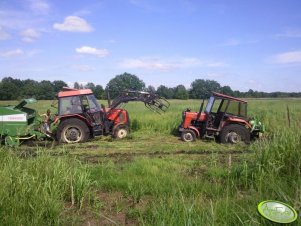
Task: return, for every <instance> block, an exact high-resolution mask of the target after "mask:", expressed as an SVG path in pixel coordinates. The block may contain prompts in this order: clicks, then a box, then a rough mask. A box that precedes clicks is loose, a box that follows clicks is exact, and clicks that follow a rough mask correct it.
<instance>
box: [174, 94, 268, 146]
mask: <svg viewBox="0 0 301 226" xmlns="http://www.w3.org/2000/svg"><path fill="white" fill-rule="evenodd" d="M203 106H204V100H203V102H202V104H201V107H200V110H199V112H192V111H191V110H190V109H186V110H185V111H184V112H183V116H182V118H183V120H182V123H181V125H180V127H179V131H180V132H181V138H182V140H183V141H186V142H191V141H195V140H196V138H204V139H206V138H213V139H215V140H216V141H219V142H221V143H232V144H235V143H239V142H245V143H247V144H248V143H249V142H250V140H251V139H253V138H256V137H259V136H260V135H261V133H263V132H264V125H263V124H262V123H261V122H259V121H258V120H256V119H255V118H248V116H247V101H245V100H242V99H239V98H235V97H231V96H227V95H224V94H221V93H216V92H213V93H212V96H211V97H210V98H209V100H208V102H207V105H206V108H205V111H204V112H202V111H203Z"/></svg>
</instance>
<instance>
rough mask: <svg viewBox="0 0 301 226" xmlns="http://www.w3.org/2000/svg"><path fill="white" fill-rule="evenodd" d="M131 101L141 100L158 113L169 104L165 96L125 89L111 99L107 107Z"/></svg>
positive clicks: (164, 109)
mask: <svg viewBox="0 0 301 226" xmlns="http://www.w3.org/2000/svg"><path fill="white" fill-rule="evenodd" d="M131 101H140V102H143V103H144V105H145V106H146V107H147V108H149V109H150V110H152V111H154V112H157V113H159V114H160V113H162V112H165V111H166V110H167V109H168V108H169V105H170V104H169V102H168V101H167V100H166V99H165V98H163V97H160V96H159V95H158V94H155V93H150V92H144V91H134V90H125V91H123V92H121V94H120V95H119V96H118V97H116V98H115V99H114V100H113V102H112V103H111V105H110V106H109V108H110V109H115V108H117V107H118V106H120V105H121V104H126V103H128V102H131Z"/></svg>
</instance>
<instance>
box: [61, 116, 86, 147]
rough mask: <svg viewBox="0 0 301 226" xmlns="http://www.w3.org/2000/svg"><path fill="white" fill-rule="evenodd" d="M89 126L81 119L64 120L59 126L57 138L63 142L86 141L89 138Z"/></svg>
mask: <svg viewBox="0 0 301 226" xmlns="http://www.w3.org/2000/svg"><path fill="white" fill-rule="evenodd" d="M89 134H90V132H89V128H88V126H87V125H86V124H85V123H84V122H83V121H81V120H79V119H74V118H73V119H67V120H64V121H63V122H62V123H61V124H60V125H59V127H58V130H57V139H58V141H60V142H63V143H69V144H71V143H79V142H86V141H87V140H88V138H89Z"/></svg>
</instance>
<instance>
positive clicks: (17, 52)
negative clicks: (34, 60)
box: [0, 49, 24, 57]
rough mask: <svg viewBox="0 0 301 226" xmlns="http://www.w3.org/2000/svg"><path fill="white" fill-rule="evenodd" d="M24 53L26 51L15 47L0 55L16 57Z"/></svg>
mask: <svg viewBox="0 0 301 226" xmlns="http://www.w3.org/2000/svg"><path fill="white" fill-rule="evenodd" d="M23 54H24V51H23V50H22V49H14V50H8V51H3V52H0V57H14V56H20V55H23Z"/></svg>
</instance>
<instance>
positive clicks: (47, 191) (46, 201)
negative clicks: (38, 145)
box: [0, 148, 91, 225]
mask: <svg viewBox="0 0 301 226" xmlns="http://www.w3.org/2000/svg"><path fill="white" fill-rule="evenodd" d="M0 159H1V162H0V185H1V186H0V197H1V198H0V219H1V225H59V224H60V223H61V222H62V221H63V219H64V216H63V215H62V210H63V209H64V206H65V205H66V203H70V205H72V204H73V205H74V206H76V207H77V208H81V206H82V205H83V202H84V199H85V198H86V197H87V193H88V191H89V187H90V184H91V181H90V180H89V178H88V177H89V173H88V171H87V170H86V169H85V168H84V167H83V166H81V164H80V163H79V162H77V161H75V160H74V159H68V158H64V157H62V158H53V157H50V156H44V155H42V156H38V157H36V158H30V159H20V158H19V157H18V156H16V154H14V153H12V152H10V151H9V150H4V149H3V148H2V149H0Z"/></svg>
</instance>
